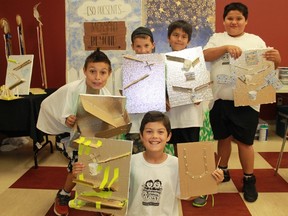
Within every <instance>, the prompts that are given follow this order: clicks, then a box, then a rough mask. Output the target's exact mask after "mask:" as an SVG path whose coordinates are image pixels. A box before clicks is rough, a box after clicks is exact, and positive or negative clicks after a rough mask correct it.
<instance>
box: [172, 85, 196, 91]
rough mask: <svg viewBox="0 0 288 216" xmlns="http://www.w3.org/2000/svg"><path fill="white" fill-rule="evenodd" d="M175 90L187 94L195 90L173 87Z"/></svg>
mask: <svg viewBox="0 0 288 216" xmlns="http://www.w3.org/2000/svg"><path fill="white" fill-rule="evenodd" d="M172 87H173V89H175V90H178V91H186V92H192V91H193V89H192V88H186V87H182V86H172Z"/></svg>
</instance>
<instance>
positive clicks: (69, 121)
mask: <svg viewBox="0 0 288 216" xmlns="http://www.w3.org/2000/svg"><path fill="white" fill-rule="evenodd" d="M75 123H76V116H75V115H70V116H68V117H67V118H66V121H65V124H66V125H67V126H68V127H69V128H72V127H73V126H74V125H75Z"/></svg>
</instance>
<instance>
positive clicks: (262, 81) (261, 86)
mask: <svg viewBox="0 0 288 216" xmlns="http://www.w3.org/2000/svg"><path fill="white" fill-rule="evenodd" d="M266 51H267V49H260V50H247V51H245V52H243V53H242V55H241V56H240V57H239V58H238V59H236V60H235V59H234V58H231V57H230V64H231V66H230V68H231V74H232V77H233V80H235V88H234V91H233V92H234V104H235V106H246V105H259V104H267V103H274V102H275V101H276V90H278V89H280V88H281V87H282V84H281V81H280V80H278V78H277V74H276V71H275V68H274V63H273V62H272V61H267V60H266V59H265V58H264V56H263V54H264V53H265V52H266Z"/></svg>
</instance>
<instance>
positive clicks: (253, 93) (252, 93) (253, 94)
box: [248, 91, 257, 100]
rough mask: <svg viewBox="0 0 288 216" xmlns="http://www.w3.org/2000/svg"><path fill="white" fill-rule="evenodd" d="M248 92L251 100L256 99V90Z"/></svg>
mask: <svg viewBox="0 0 288 216" xmlns="http://www.w3.org/2000/svg"><path fill="white" fill-rule="evenodd" d="M248 94H249V98H250V99H251V100H256V97H257V92H256V91H249V92H248Z"/></svg>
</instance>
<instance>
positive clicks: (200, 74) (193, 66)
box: [165, 47, 213, 107]
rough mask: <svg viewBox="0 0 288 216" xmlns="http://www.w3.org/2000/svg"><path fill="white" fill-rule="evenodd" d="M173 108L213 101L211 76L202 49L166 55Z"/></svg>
mask: <svg viewBox="0 0 288 216" xmlns="http://www.w3.org/2000/svg"><path fill="white" fill-rule="evenodd" d="M165 56H166V65H167V90H168V96H169V102H170V106H171V107H176V106H181V105H187V104H193V103H197V102H201V101H205V100H211V99H213V95H212V89H211V84H212V83H211V82H210V74H209V72H208V71H207V69H206V65H205V61H204V56H203V52H202V48H201V47H195V48H190V49H184V50H181V51H174V52H169V53H166V54H165Z"/></svg>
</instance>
